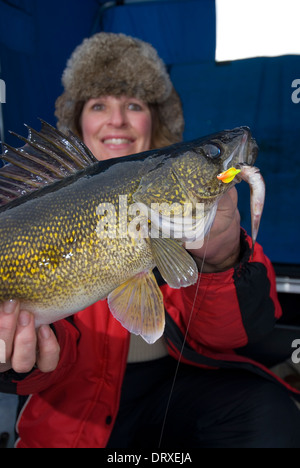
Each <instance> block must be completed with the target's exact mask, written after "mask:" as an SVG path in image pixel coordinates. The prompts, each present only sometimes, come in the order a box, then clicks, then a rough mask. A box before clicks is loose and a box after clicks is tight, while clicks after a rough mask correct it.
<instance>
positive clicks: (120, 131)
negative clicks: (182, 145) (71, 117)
mask: <svg viewBox="0 0 300 468" xmlns="http://www.w3.org/2000/svg"><path fill="white" fill-rule="evenodd" d="M80 123H81V130H82V138H83V141H84V143H85V144H86V145H87V147H88V148H89V149H90V150H91V152H92V153H93V154H94V156H95V157H96V158H97V159H98V160H104V159H111V158H118V157H120V156H127V155H129V154H135V153H140V152H142V151H147V150H149V149H150V144H151V134H152V118H151V111H150V109H149V107H148V105H147V104H145V103H144V102H143V101H140V100H139V99H137V98H129V97H127V96H121V97H115V96H103V97H100V98H97V99H89V100H88V101H87V102H86V103H85V105H84V107H83V110H82V114H81V120H80Z"/></svg>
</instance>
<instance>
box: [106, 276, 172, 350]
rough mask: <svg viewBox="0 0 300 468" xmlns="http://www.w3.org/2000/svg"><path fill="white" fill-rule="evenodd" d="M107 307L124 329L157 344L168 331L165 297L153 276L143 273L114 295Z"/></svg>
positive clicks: (127, 282) (115, 291)
mask: <svg viewBox="0 0 300 468" xmlns="http://www.w3.org/2000/svg"><path fill="white" fill-rule="evenodd" d="M107 300H108V305H109V308H110V311H111V313H112V314H113V316H114V317H115V318H116V319H117V320H118V321H119V322H121V324H122V325H123V327H124V328H126V329H127V330H128V331H130V332H131V333H134V334H135V335H141V336H142V338H143V339H144V340H145V341H146V342H147V343H150V344H152V343H155V341H157V340H158V338H160V337H161V336H162V334H163V331H164V328H165V309H164V303H163V296H162V293H161V291H160V289H159V287H158V285H157V282H156V279H155V277H154V275H153V273H152V272H143V273H140V274H139V275H137V276H135V277H134V278H131V279H130V280H128V281H126V282H125V283H123V284H121V285H120V286H118V287H117V288H116V289H115V290H114V291H112V292H111V293H110V294H109V296H108V298H107Z"/></svg>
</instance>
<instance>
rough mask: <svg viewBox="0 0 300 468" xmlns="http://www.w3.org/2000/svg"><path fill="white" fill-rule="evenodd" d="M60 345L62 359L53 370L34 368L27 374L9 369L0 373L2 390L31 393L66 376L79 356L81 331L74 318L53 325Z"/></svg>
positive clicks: (5, 391)
mask: <svg viewBox="0 0 300 468" xmlns="http://www.w3.org/2000/svg"><path fill="white" fill-rule="evenodd" d="M52 327H53V330H54V332H55V334H56V337H57V340H58V342H59V345H60V360H59V364H58V366H57V368H56V369H55V370H54V371H53V372H49V373H44V372H40V371H39V370H38V369H36V368H34V369H33V370H32V371H31V372H28V373H27V374H17V373H16V372H14V371H13V370H9V371H7V372H4V373H2V374H0V392H3V393H15V394H18V395H30V394H32V393H38V392H41V391H42V390H45V389H46V388H48V387H50V386H51V385H53V384H55V383H56V382H58V381H60V380H61V379H63V378H64V376H65V375H66V374H67V373H68V372H69V371H70V369H71V368H72V366H73V365H74V363H75V362H76V358H77V342H78V339H79V331H78V330H77V328H76V327H75V326H74V324H73V323H72V320H60V321H58V322H56V323H54V324H53V325H52Z"/></svg>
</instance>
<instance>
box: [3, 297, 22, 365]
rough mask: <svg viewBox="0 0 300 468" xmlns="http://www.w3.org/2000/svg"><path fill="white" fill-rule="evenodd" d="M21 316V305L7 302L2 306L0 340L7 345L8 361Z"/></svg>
mask: <svg viewBox="0 0 300 468" xmlns="http://www.w3.org/2000/svg"><path fill="white" fill-rule="evenodd" d="M18 315H19V303H18V302H17V301H6V302H3V303H2V304H0V339H1V340H3V341H2V342H4V343H5V351H6V361H8V360H9V359H10V358H11V355H12V351H13V343H14V336H15V331H16V326H17V321H18Z"/></svg>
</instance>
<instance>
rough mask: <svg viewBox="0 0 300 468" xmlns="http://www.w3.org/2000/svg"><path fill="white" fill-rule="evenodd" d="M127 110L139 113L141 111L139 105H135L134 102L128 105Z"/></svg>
mask: <svg viewBox="0 0 300 468" xmlns="http://www.w3.org/2000/svg"><path fill="white" fill-rule="evenodd" d="M128 109H129V110H132V111H141V110H143V108H142V106H141V105H140V104H137V103H136V102H131V103H129V104H128Z"/></svg>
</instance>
